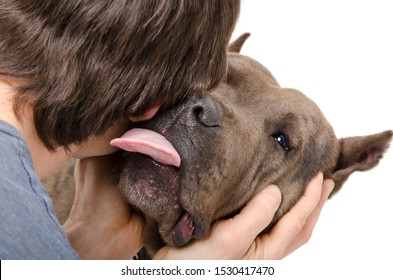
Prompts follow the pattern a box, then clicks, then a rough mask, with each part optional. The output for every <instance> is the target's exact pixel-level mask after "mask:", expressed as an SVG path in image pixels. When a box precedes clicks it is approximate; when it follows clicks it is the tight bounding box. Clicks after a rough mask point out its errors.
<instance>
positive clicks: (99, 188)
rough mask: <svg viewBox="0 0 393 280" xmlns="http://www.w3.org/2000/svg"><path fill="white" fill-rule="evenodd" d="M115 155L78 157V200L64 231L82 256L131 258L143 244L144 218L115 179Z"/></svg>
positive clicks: (76, 175)
mask: <svg viewBox="0 0 393 280" xmlns="http://www.w3.org/2000/svg"><path fill="white" fill-rule="evenodd" d="M116 159H117V156H116V155H109V156H101V157H92V158H88V159H83V160H78V161H77V164H76V166H75V185H76V189H75V201H74V204H73V206H72V209H71V213H70V217H69V219H68V220H67V221H66V223H65V224H64V230H65V232H66V234H67V236H68V238H69V240H70V242H71V245H72V246H73V248H74V249H75V251H76V252H77V253H78V254H79V256H80V257H81V258H83V259H131V258H132V257H133V256H134V255H135V254H136V253H137V252H138V251H139V250H140V249H141V248H142V246H143V241H142V232H143V226H144V222H143V219H142V218H141V217H140V216H139V215H137V214H136V213H134V212H133V211H132V208H131V207H130V206H129V204H127V203H126V202H125V201H124V200H123V199H122V198H121V196H120V194H119V192H118V190H117V189H116V187H115V185H114V184H113V182H112V169H113V165H114V163H115V161H116Z"/></svg>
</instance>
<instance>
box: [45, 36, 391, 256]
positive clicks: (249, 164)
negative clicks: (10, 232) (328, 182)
mask: <svg viewBox="0 0 393 280" xmlns="http://www.w3.org/2000/svg"><path fill="white" fill-rule="evenodd" d="M248 36H249V34H244V35H243V36H241V37H240V38H239V39H238V40H236V41H235V42H234V43H232V45H231V46H230V47H229V52H228V73H227V76H226V78H225V80H224V81H222V82H221V83H220V84H219V86H218V87H217V88H215V89H213V90H211V91H210V92H207V93H195V94H194V95H193V96H192V97H190V98H187V99H186V100H183V101H182V102H180V103H179V104H178V105H176V106H175V107H173V108H171V109H170V110H166V111H162V112H159V113H158V114H157V115H156V116H155V117H154V118H153V119H152V120H150V121H147V122H141V123H137V124H135V127H134V128H132V129H131V130H130V131H129V132H127V133H126V134H125V135H124V136H123V137H121V138H119V139H115V140H113V145H116V146H118V147H120V148H122V149H124V150H126V151H125V152H124V153H123V156H122V159H121V160H120V161H119V163H118V165H117V166H116V168H115V169H116V171H115V173H116V174H117V175H116V180H117V182H118V187H119V190H120V192H121V194H122V196H123V197H124V198H125V199H126V200H127V201H128V202H129V203H130V204H131V205H132V206H133V207H134V208H135V209H137V210H138V211H140V212H141V213H142V214H143V215H144V217H145V219H146V227H145V249H146V250H147V253H148V255H149V256H153V255H154V254H155V253H156V252H157V250H158V249H160V248H161V247H162V246H164V245H165V244H169V245H172V246H182V245H184V244H186V243H188V242H189V241H191V240H192V239H198V238H201V237H204V236H205V235H206V234H207V233H208V232H209V229H210V226H211V225H212V223H214V222H215V221H217V220H218V219H221V218H227V217H231V216H233V215H235V214H236V213H238V211H239V210H240V209H241V208H242V207H243V206H244V205H245V204H246V203H247V202H248V201H249V200H250V199H251V198H252V197H253V196H254V195H255V194H256V193H257V192H258V191H260V190H261V189H263V188H264V187H265V186H267V185H269V184H276V185H277V186H279V188H280V189H281V192H282V202H281V205H280V207H279V209H278V211H277V212H276V214H275V216H274V218H273V220H272V222H271V224H270V226H269V227H268V228H267V229H266V230H268V229H269V228H270V227H271V226H272V225H274V224H275V223H276V222H277V220H278V219H279V218H280V217H281V216H282V215H283V214H285V213H286V212H287V211H288V210H289V209H290V208H291V207H292V206H293V205H294V204H295V203H296V201H297V200H298V199H299V198H300V197H301V195H302V194H303V192H304V188H305V186H306V185H307V183H308V182H309V181H310V180H311V179H312V177H313V176H315V174H316V173H317V172H318V171H322V172H323V174H324V176H325V177H326V178H331V179H333V180H334V182H335V189H334V190H333V193H332V194H334V193H336V192H337V191H338V190H339V189H340V188H341V187H342V185H343V183H344V182H345V181H346V180H347V178H348V177H349V176H350V175H351V174H352V173H353V172H354V171H365V170H368V169H371V168H373V167H374V166H376V165H377V164H378V162H379V160H380V159H381V158H382V156H383V154H384V152H385V151H386V150H387V148H388V146H389V143H390V141H391V139H392V135H393V132H392V131H391V130H388V131H385V132H382V133H379V134H374V135H369V136H361V137H350V138H342V139H337V138H336V136H335V134H334V131H333V129H332V127H331V126H330V124H329V123H328V121H327V120H326V118H325V117H324V115H323V114H322V112H321V111H320V110H319V108H318V107H317V106H316V104H315V103H314V102H312V101H311V100H310V99H309V98H307V97H306V96H305V95H303V94H302V93H301V92H299V91H297V90H295V89H289V88H281V87H280V86H279V84H278V83H277V81H276V80H275V78H274V77H273V76H272V74H271V73H270V72H269V70H267V69H266V68H265V67H264V66H262V65H261V64H259V63H258V62H256V61H255V60H253V59H251V58H249V57H246V56H243V55H240V54H239V52H240V49H241V47H242V45H243V43H244V41H245V40H246V39H247V37H248ZM67 174H69V172H68V173H67ZM67 184H69V183H67ZM47 185H52V186H51V187H49V188H50V192H51V193H52V194H53V193H55V191H54V188H53V179H52V183H48V184H47ZM59 188H61V186H60V184H57V186H56V189H59ZM60 201H64V198H62V199H59V198H58V199H56V198H55V200H54V203H55V208H59V207H64V205H63V206H56V203H57V204H58V203H60ZM71 202H72V199H71ZM68 205H70V203H68ZM261 215H263V213H261ZM65 217H66V214H65V216H63V219H64V218H65Z"/></svg>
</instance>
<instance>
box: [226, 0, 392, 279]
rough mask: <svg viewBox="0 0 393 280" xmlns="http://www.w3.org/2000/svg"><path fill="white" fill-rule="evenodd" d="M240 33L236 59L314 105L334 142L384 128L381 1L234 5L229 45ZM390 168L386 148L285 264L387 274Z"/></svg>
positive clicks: (388, 38)
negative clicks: (236, 14) (250, 61)
mask: <svg viewBox="0 0 393 280" xmlns="http://www.w3.org/2000/svg"><path fill="white" fill-rule="evenodd" d="M244 32H251V37H250V38H249V39H248V40H247V42H246V44H245V45H244V47H243V49H242V52H241V53H242V54H245V55H247V56H250V57H252V58H254V59H256V60H258V61H259V62H261V63H262V64H264V65H265V66H266V67H267V68H268V69H269V70H270V71H271V72H272V73H273V75H274V76H275V77H276V79H277V80H278V82H279V83H280V84H281V86H283V87H291V88H296V89H298V90H300V91H302V92H303V93H304V94H306V95H307V96H308V97H310V98H311V99H312V100H314V101H315V102H316V103H317V104H318V106H319V107H320V108H321V110H322V112H323V113H324V114H325V116H326V117H327V119H328V120H329V121H330V123H331V124H332V126H333V128H334V130H335V132H336V135H337V136H338V137H346V136H356V135H366V134H373V133H378V132H381V131H384V130H388V129H393V107H392V105H393V101H392V99H391V98H392V97H391V96H392V95H393V5H392V4H391V2H390V1H380V0H373V1H344V0H341V1H337V0H334V1H305V0H304V1H303V0H302V1H298V0H296V1H293V0H292V1H290V0H287V1H260V0H243V2H242V11H241V14H240V18H239V22H238V25H237V27H236V30H235V33H234V35H233V39H235V38H236V37H237V36H239V35H240V34H242V33H244ZM389 98H390V100H389ZM392 146H393V145H392ZM392 171H393V147H392V148H391V150H390V151H388V153H387V154H386V155H385V157H384V159H383V160H382V161H381V162H380V164H379V166H377V167H376V168H375V169H373V170H371V171H368V172H363V173H360V172H357V173H356V174H353V175H352V177H351V178H350V179H349V180H348V181H347V183H346V184H345V185H344V187H343V189H342V190H341V191H340V192H339V193H338V194H337V195H336V196H335V197H334V198H333V199H331V200H329V201H328V202H327V204H326V205H325V207H324V209H323V213H322V215H321V217H320V219H319V221H318V224H317V226H316V228H315V230H314V233H313V236H312V238H311V240H310V241H309V242H308V243H307V244H306V245H305V246H303V247H302V248H300V249H299V250H297V251H296V252H294V253H293V254H292V255H290V256H289V257H287V258H286V260H287V261H288V263H289V264H290V265H291V266H293V265H294V264H303V267H302V268H305V267H304V264H308V269H309V270H310V271H312V274H313V275H315V276H317V273H320V277H318V279H325V277H326V279H328V278H329V277H331V276H335V275H336V277H338V278H337V279H340V275H341V276H343V274H344V275H357V276H373V277H376V276H377V275H381V278H378V277H376V278H375V279H388V278H389V277H387V275H390V276H392V275H393V257H392V252H393V219H392V213H393V182H392V181H393V180H392V177H391V176H392V173H393V172H392ZM389 266H390V267H389ZM324 275H325V277H324ZM341 279H342V278H341ZM352 279H353V278H352ZM362 279H365V278H362ZM389 279H393V277H391V278H389Z"/></svg>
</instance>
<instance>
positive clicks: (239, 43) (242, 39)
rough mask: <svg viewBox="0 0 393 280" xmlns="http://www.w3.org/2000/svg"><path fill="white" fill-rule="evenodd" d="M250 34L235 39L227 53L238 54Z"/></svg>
mask: <svg viewBox="0 0 393 280" xmlns="http://www.w3.org/2000/svg"><path fill="white" fill-rule="evenodd" d="M250 35H251V34H250V33H244V34H243V35H241V36H240V37H239V38H237V39H236V40H235V41H234V42H232V43H231V44H230V45H229V47H228V51H229V52H235V53H240V50H241V49H242V47H243V45H244V42H245V41H246V40H247V38H248V37H250Z"/></svg>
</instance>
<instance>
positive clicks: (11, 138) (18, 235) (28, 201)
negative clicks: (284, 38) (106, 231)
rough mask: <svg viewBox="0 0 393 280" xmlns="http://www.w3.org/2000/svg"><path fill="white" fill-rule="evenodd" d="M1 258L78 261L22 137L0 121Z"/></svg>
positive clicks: (11, 127)
mask: <svg viewBox="0 0 393 280" xmlns="http://www.w3.org/2000/svg"><path fill="white" fill-rule="evenodd" d="M0 155H1V156H0V259H3V260H4V259H34V260H36V259H47V260H51V259H78V258H79V256H78V255H77V254H76V252H75V251H74V250H73V248H72V247H71V244H70V243H69V241H68V239H67V237H66V235H65V233H64V231H63V228H62V227H61V225H60V223H59V222H58V220H57V218H56V216H55V214H54V211H53V207H52V202H51V200H50V198H49V196H48V194H47V192H46V190H45V189H44V188H43V186H42V184H41V182H40V180H39V179H38V177H37V175H36V174H35V172H34V169H33V161H32V157H31V154H30V152H29V150H28V147H27V144H26V142H25V141H24V140H23V138H22V135H21V134H20V133H19V132H18V131H17V130H16V129H15V128H14V127H13V126H11V125H10V124H8V123H6V122H4V121H1V120H0Z"/></svg>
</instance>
